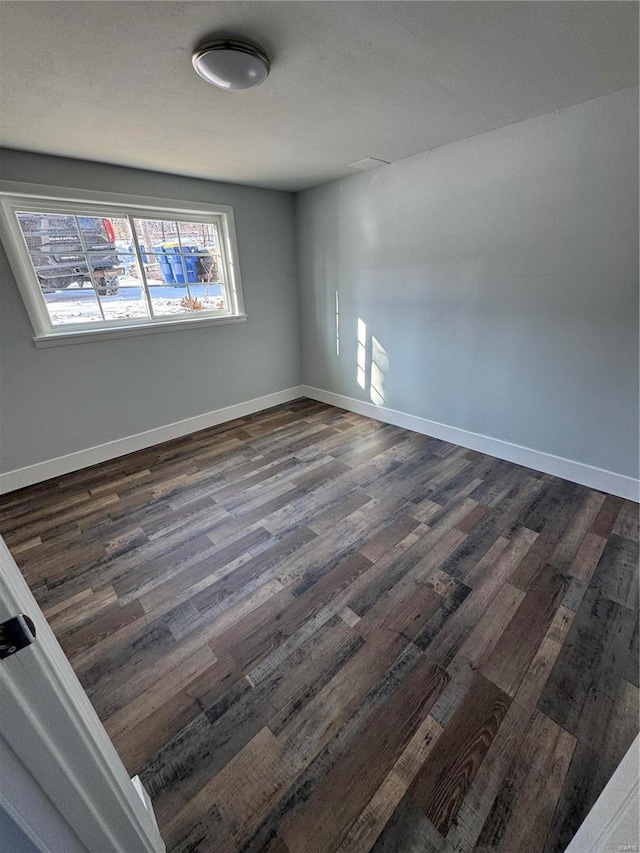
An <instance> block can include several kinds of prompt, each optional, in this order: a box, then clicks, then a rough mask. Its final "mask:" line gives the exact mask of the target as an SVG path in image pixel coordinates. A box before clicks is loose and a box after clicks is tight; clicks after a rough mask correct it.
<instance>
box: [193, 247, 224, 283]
mask: <svg viewBox="0 0 640 853" xmlns="http://www.w3.org/2000/svg"><path fill="white" fill-rule="evenodd" d="M198 257H199V259H200V281H205V282H212V281H216V282H221V281H224V276H223V274H222V270H223V267H222V258H221V257H220V255H219V254H218V253H217V252H215V251H209V252H205V253H202V254H200V255H199V256H198Z"/></svg>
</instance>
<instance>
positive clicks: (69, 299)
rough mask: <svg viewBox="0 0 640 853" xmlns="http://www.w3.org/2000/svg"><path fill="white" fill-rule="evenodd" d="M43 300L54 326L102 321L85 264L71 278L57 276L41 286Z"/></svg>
mask: <svg viewBox="0 0 640 853" xmlns="http://www.w3.org/2000/svg"><path fill="white" fill-rule="evenodd" d="M42 291H43V295H44V301H45V304H46V306H47V311H48V312H49V317H50V318H51V322H52V323H53V325H54V326H60V325H64V324H66V323H93V322H101V321H102V313H101V312H100V306H99V304H98V298H97V296H96V292H95V290H94V289H93V286H92V285H91V276H90V275H89V269H88V267H87V265H86V264H83V265H82V266H81V267H80V272H79V274H77V275H76V276H75V277H74V278H73V280H72V277H71V276H69V277H68V278H67V279H62V278H58V279H57V280H56V282H55V286H54V285H53V283H52V282H51V281H49V282H48V284H47V285H46V286H43V287H42Z"/></svg>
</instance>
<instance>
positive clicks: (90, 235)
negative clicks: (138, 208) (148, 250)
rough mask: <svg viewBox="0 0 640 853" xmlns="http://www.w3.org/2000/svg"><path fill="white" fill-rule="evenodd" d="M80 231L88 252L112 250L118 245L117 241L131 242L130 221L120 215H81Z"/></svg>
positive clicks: (79, 218) (79, 219)
mask: <svg viewBox="0 0 640 853" xmlns="http://www.w3.org/2000/svg"><path fill="white" fill-rule="evenodd" d="M78 222H79V223H80V233H81V235H82V240H83V242H84V246H85V249H86V250H87V251H88V252H91V251H100V250H101V249H108V250H112V249H115V248H116V247H117V241H118V240H120V241H125V242H126V243H129V244H130V243H131V231H130V229H129V222H128V221H127V220H126V219H122V218H118V217H113V216H111V217H109V218H105V217H101V216H79V217H78Z"/></svg>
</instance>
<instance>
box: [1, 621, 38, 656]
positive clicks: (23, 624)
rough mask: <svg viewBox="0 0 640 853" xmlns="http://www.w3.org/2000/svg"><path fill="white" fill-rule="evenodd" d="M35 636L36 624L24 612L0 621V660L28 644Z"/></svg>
mask: <svg viewBox="0 0 640 853" xmlns="http://www.w3.org/2000/svg"><path fill="white" fill-rule="evenodd" d="M35 638H36V626H35V625H34V624H33V622H32V620H31V619H29V617H28V616H25V615H24V614H22V615H20V616H14V617H13V619H7V621H6V622H2V623H0V660H4V658H8V657H11V655H15V653H16V652H19V651H20V649H24V648H26V647H27V646H30V645H31V643H33V641H34V640H35Z"/></svg>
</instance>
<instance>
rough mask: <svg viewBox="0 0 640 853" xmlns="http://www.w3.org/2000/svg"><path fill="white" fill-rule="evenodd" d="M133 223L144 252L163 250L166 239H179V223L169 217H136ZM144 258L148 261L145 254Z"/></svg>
mask: <svg viewBox="0 0 640 853" xmlns="http://www.w3.org/2000/svg"><path fill="white" fill-rule="evenodd" d="M133 224H134V227H135V229H136V235H137V237H138V243H139V244H140V250H141V251H142V252H143V253H146V252H150V253H152V252H158V251H161V249H160V246H161V245H162V243H164V242H165V241H166V240H176V241H177V239H178V226H177V223H175V222H171V221H170V220H168V219H134V220H133ZM156 247H158V248H156ZM142 259H143V261H144V262H145V263H146V260H145V258H144V255H143V258H142Z"/></svg>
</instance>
